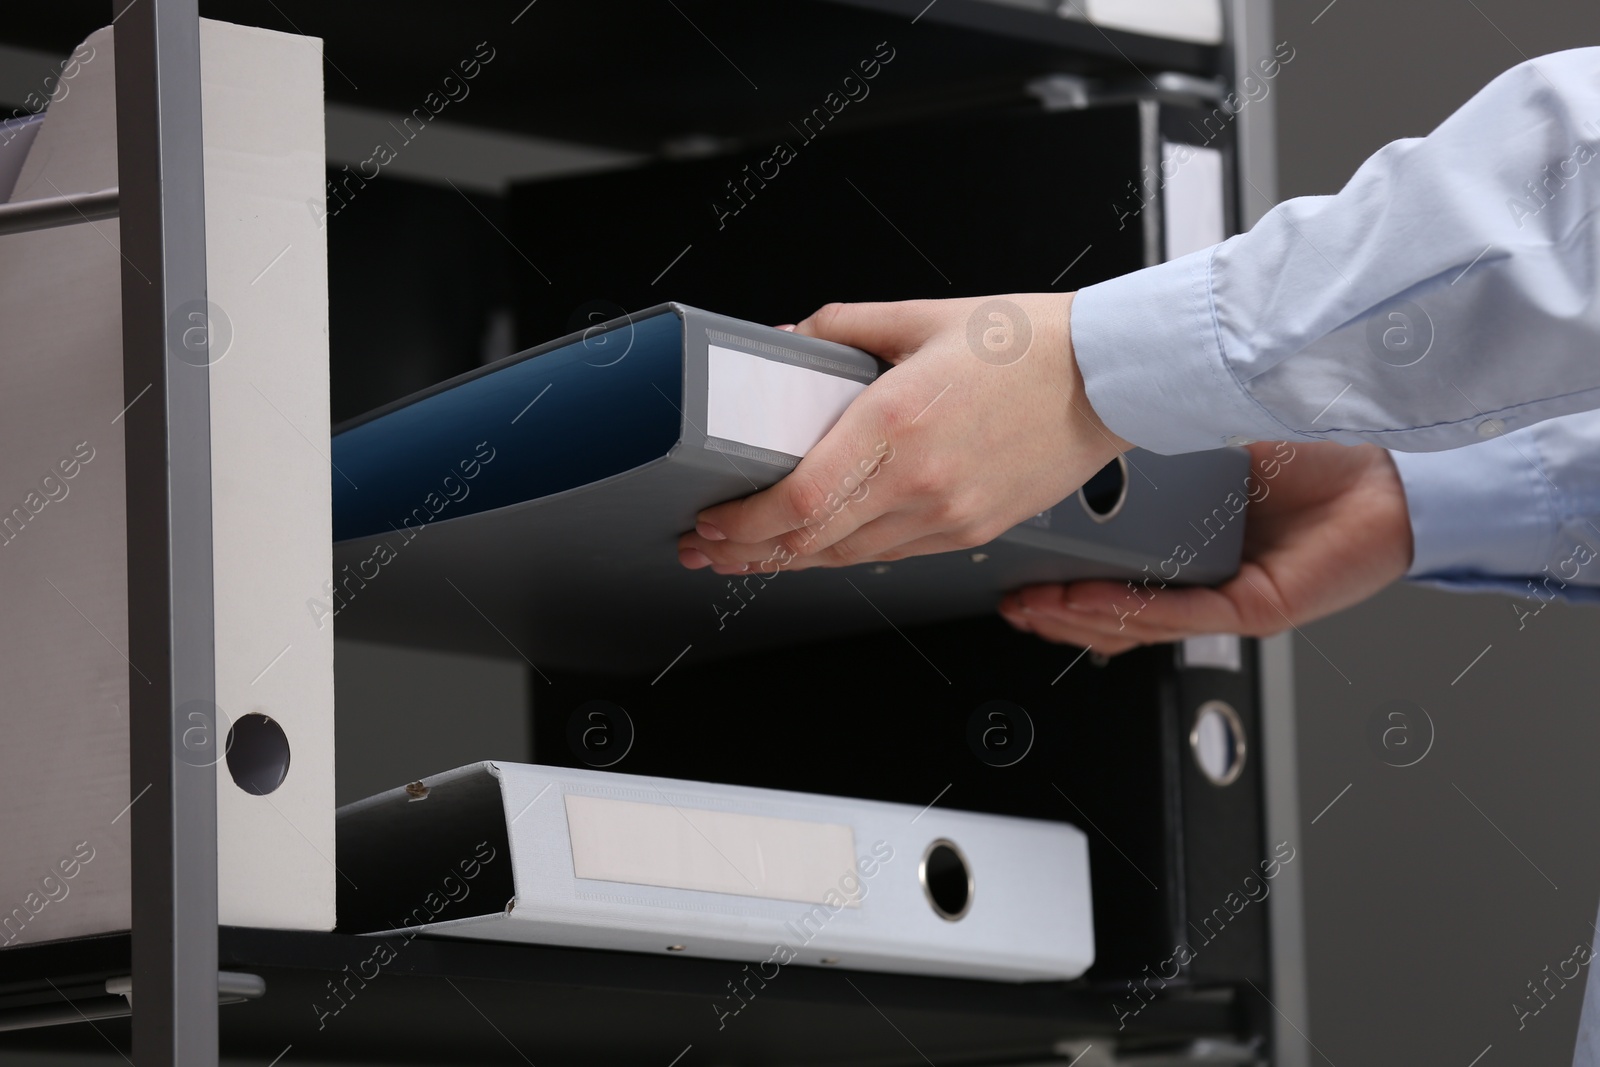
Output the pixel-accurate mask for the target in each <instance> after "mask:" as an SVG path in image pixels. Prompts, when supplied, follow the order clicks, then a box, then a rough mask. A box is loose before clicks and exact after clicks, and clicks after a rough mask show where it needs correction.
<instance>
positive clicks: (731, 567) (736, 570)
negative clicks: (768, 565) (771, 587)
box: [711, 563, 750, 574]
mask: <svg viewBox="0 0 1600 1067" xmlns="http://www.w3.org/2000/svg"><path fill="white" fill-rule="evenodd" d="M711 569H712V570H714V571H716V572H717V573H718V574H743V573H744V572H746V571H748V570H749V569H750V564H748V563H718V564H716V565H715V566H713V567H712V568H711Z"/></svg>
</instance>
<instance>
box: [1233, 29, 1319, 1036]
mask: <svg viewBox="0 0 1600 1067" xmlns="http://www.w3.org/2000/svg"><path fill="white" fill-rule="evenodd" d="M1225 10H1226V11H1227V19H1228V52H1229V57H1230V67H1231V70H1230V72H1229V80H1230V81H1231V82H1232V83H1233V88H1234V89H1235V90H1237V89H1238V86H1239V82H1240V81H1241V80H1242V79H1243V78H1244V76H1245V75H1247V74H1250V75H1254V76H1255V79H1256V81H1257V82H1260V81H1262V80H1263V75H1262V69H1261V66H1260V64H1261V63H1262V61H1263V60H1270V59H1271V58H1272V56H1273V54H1274V50H1275V48H1276V46H1277V41H1276V40H1275V39H1274V36H1273V32H1272V29H1273V27H1272V0H1229V3H1228V5H1227V7H1226V9H1225ZM1240 95H1241V96H1244V95H1245V94H1243V93H1240ZM1236 132H1237V135H1238V137H1237V141H1236V143H1237V145H1238V149H1237V152H1238V155H1237V160H1238V174H1239V189H1238V193H1239V200H1238V204H1239V229H1240V230H1241V231H1243V230H1248V229H1249V228H1250V227H1251V226H1254V225H1255V224H1256V222H1257V221H1258V220H1259V219H1260V218H1261V216H1262V215H1265V214H1266V213H1267V212H1268V211H1270V210H1272V207H1273V205H1275V204H1276V203H1277V202H1278V132H1277V87H1276V85H1273V86H1272V87H1271V88H1270V89H1269V90H1268V92H1267V94H1266V95H1265V96H1262V97H1260V98H1259V99H1253V100H1251V101H1250V103H1249V104H1247V105H1246V106H1245V107H1244V108H1243V109H1242V110H1241V111H1240V112H1239V117H1238V123H1237V131H1236ZM1293 647H1294V646H1293V644H1292V643H1291V640H1290V637H1289V635H1287V634H1279V635H1278V636H1277V637H1271V638H1267V639H1266V640H1263V641H1262V642H1261V643H1260V656H1259V657H1258V658H1259V668H1258V669H1259V676H1258V684H1259V686H1260V688H1259V692H1260V694H1261V733H1262V741H1263V744H1262V749H1263V751H1262V767H1263V782H1262V789H1263V794H1264V803H1265V806H1266V824H1267V825H1266V833H1267V840H1266V841H1265V842H1264V844H1265V845H1266V846H1267V847H1269V848H1270V847H1272V846H1273V845H1275V844H1277V843H1278V842H1280V841H1287V842H1289V843H1290V844H1291V845H1293V846H1294V848H1295V849H1296V850H1298V851H1299V852H1300V854H1301V855H1304V839H1303V837H1302V835H1301V832H1300V830H1301V825H1300V767H1299V758H1300V757H1299V747H1298V745H1297V744H1296V742H1295V708H1294V657H1293V654H1292V652H1293ZM1304 873H1305V868H1304V860H1302V861H1301V862H1300V863H1294V864H1290V865H1288V866H1285V867H1284V868H1283V870H1282V875H1281V876H1280V877H1279V879H1278V880H1277V881H1276V882H1274V883H1273V889H1272V899H1271V900H1270V901H1269V902H1268V905H1267V907H1268V925H1269V930H1270V935H1269V936H1270V938H1271V946H1272V955H1271V959H1272V965H1271V966H1272V985H1271V992H1270V997H1271V1000H1272V1006H1273V1008H1274V1009H1275V1011H1274V1016H1275V1017H1274V1019H1273V1022H1274V1028H1273V1035H1272V1051H1271V1054H1270V1056H1269V1062H1270V1063H1272V1064H1273V1067H1307V1065H1309V1064H1310V1062H1311V1049H1310V1048H1309V1047H1308V1044H1307V1040H1306V1038H1305V1036H1304V1032H1305V1031H1309V1030H1310V1028H1311V1024H1310V1021H1309V1011H1310V1004H1309V996H1308V991H1307V984H1306V950H1305V881H1304V878H1303V875H1304Z"/></svg>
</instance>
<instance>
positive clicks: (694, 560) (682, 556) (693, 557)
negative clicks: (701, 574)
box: [678, 548, 711, 571]
mask: <svg viewBox="0 0 1600 1067" xmlns="http://www.w3.org/2000/svg"><path fill="white" fill-rule="evenodd" d="M678 562H679V563H681V564H683V565H684V566H685V567H688V568H689V569H690V570H692V571H697V570H700V569H701V568H703V567H709V566H711V557H710V556H708V555H706V554H705V553H704V552H702V551H700V550H699V549H698V548H680V549H678Z"/></svg>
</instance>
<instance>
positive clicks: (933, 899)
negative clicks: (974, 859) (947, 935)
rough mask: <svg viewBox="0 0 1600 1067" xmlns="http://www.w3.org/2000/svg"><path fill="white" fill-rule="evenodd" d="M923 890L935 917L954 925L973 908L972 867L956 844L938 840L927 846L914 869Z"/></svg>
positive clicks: (941, 839)
mask: <svg viewBox="0 0 1600 1067" xmlns="http://www.w3.org/2000/svg"><path fill="white" fill-rule="evenodd" d="M917 877H918V878H919V879H920V880H921V882H922V891H923V893H924V894H926V895H927V898H928V904H929V906H931V907H932V908H933V911H934V914H935V915H937V916H939V918H941V919H944V920H947V921H949V922H955V921H957V920H958V919H960V918H962V917H963V916H965V915H966V914H967V912H968V911H970V910H971V909H972V895H973V883H972V866H971V865H970V864H968V863H967V857H966V856H965V855H963V854H962V852H961V850H960V849H959V848H957V847H956V845H955V842H953V841H946V840H944V839H943V838H940V839H939V840H938V841H935V842H933V844H931V845H929V846H928V851H926V852H924V853H923V854H922V863H921V864H920V865H919V866H918V868H917Z"/></svg>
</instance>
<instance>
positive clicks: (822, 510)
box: [786, 468, 829, 526]
mask: <svg viewBox="0 0 1600 1067" xmlns="http://www.w3.org/2000/svg"><path fill="white" fill-rule="evenodd" d="M786 480H787V482H788V484H789V495H788V510H789V515H788V516H787V517H788V519H789V521H790V522H792V523H793V524H794V525H796V526H799V525H801V524H803V523H806V522H814V521H816V519H817V518H818V517H819V516H821V515H823V514H826V511H827V501H828V493H829V489H828V487H827V486H826V485H825V484H823V482H822V480H821V479H820V478H819V477H818V476H817V475H816V474H815V473H813V472H811V471H809V470H805V469H804V468H797V469H796V470H794V471H792V472H791V473H790V474H789V477H788V478H787V479H786Z"/></svg>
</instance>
